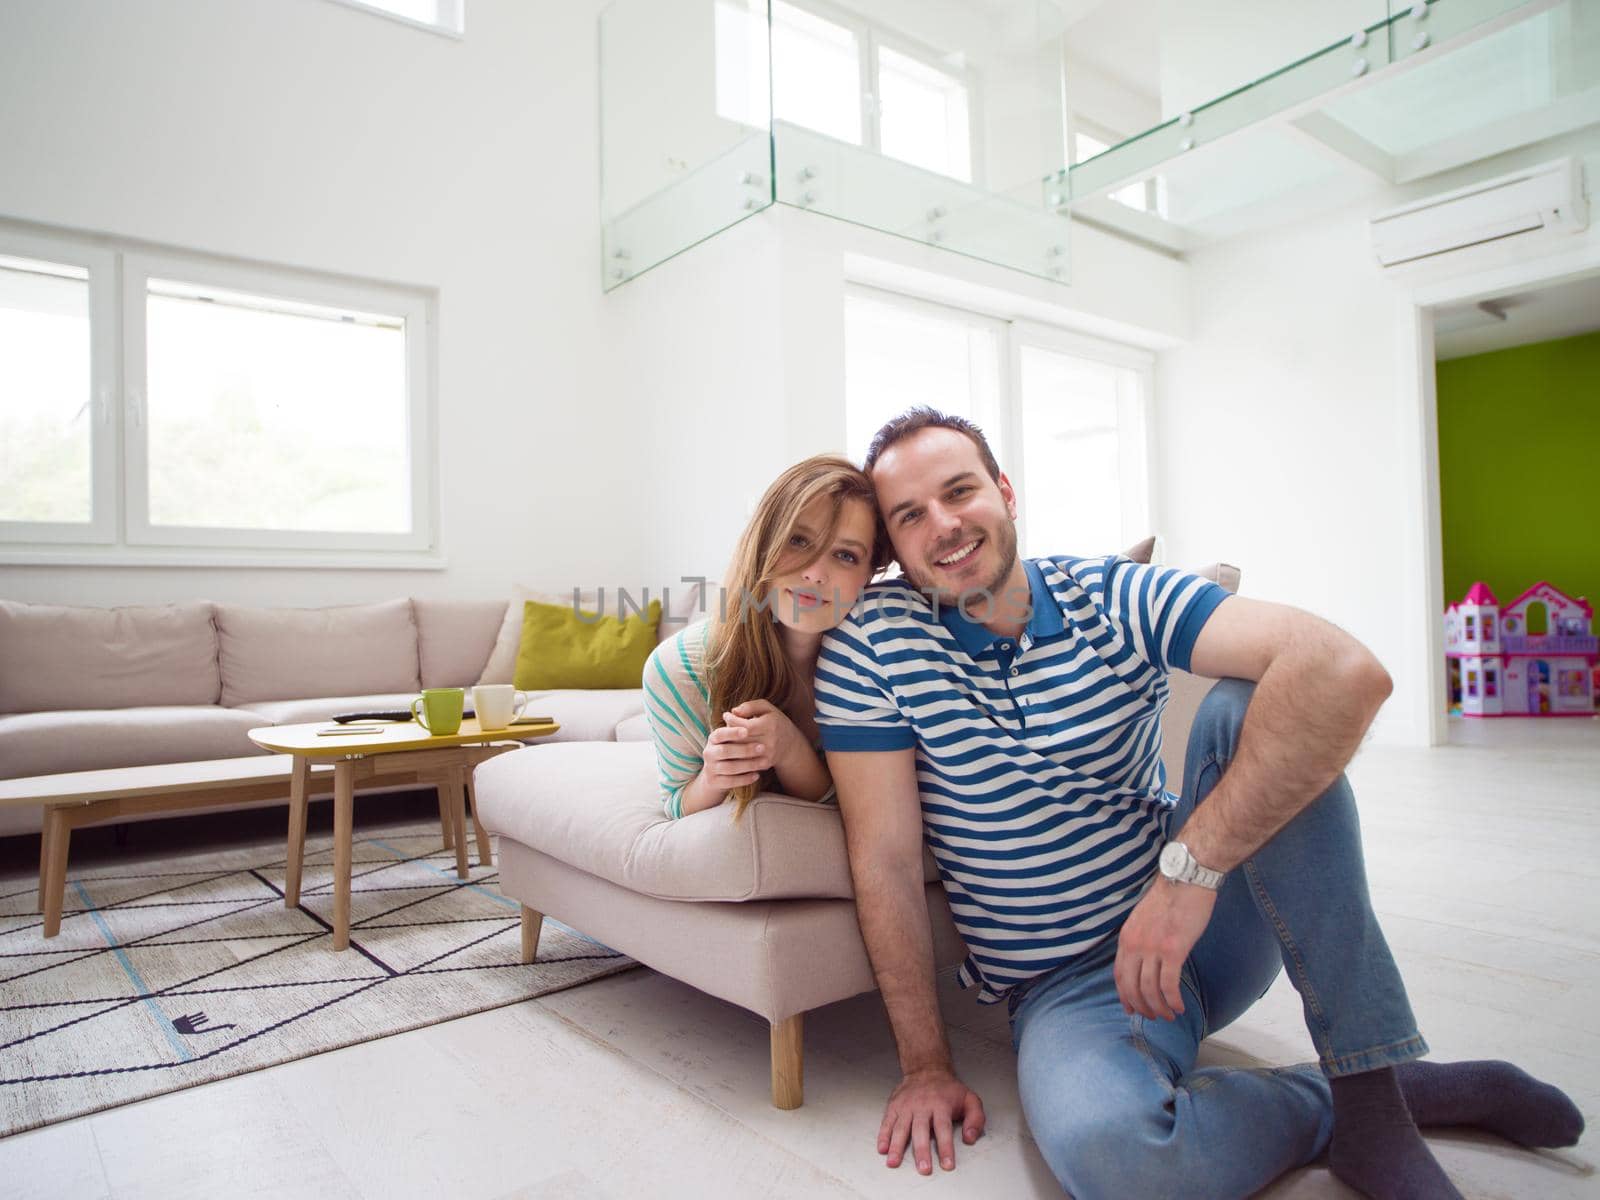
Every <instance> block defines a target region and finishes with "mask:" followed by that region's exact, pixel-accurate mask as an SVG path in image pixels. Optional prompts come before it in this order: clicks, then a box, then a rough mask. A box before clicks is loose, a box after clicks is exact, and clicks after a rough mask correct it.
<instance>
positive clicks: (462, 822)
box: [450, 767, 468, 879]
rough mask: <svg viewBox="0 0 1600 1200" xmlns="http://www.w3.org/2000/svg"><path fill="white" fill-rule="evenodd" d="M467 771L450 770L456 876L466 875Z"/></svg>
mask: <svg viewBox="0 0 1600 1200" xmlns="http://www.w3.org/2000/svg"><path fill="white" fill-rule="evenodd" d="M466 779H467V772H466V768H465V767H455V768H453V769H452V770H451V771H450V825H451V828H452V830H453V832H454V833H455V838H456V876H457V877H458V878H460V879H465V878H466V877H467V873H468V868H467V784H466Z"/></svg>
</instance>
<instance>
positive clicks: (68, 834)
mask: <svg viewBox="0 0 1600 1200" xmlns="http://www.w3.org/2000/svg"><path fill="white" fill-rule="evenodd" d="M44 829H45V833H44V836H45V840H46V842H47V843H48V845H49V849H50V852H49V858H48V860H47V861H46V862H45V868H44V936H45V937H47V938H53V937H55V936H56V934H58V933H60V932H61V908H62V905H63V903H64V902H65V900H66V892H67V849H68V847H69V846H70V845H71V842H72V826H71V825H69V824H68V823H67V814H66V812H65V811H64V810H63V809H60V808H47V809H45V810H44Z"/></svg>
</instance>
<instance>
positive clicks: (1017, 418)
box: [841, 280, 1156, 553]
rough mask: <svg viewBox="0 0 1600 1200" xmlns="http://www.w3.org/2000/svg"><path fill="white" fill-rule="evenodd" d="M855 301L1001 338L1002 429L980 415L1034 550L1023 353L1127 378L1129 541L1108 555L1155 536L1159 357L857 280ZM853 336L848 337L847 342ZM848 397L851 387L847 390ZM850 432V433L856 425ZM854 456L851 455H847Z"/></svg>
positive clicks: (1020, 530) (1125, 514) (1124, 466)
mask: <svg viewBox="0 0 1600 1200" xmlns="http://www.w3.org/2000/svg"><path fill="white" fill-rule="evenodd" d="M852 296H857V297H863V298H866V299H869V300H873V301H876V302H878V303H884V304H890V305H895V306H899V307H902V308H905V309H906V310H908V311H910V312H921V313H924V314H927V315H930V316H937V317H939V318H940V319H942V320H946V321H949V320H958V321H961V322H963V323H965V324H968V325H969V326H972V327H976V328H982V329H985V330H993V331H995V332H996V333H997V336H998V339H999V347H998V349H999V354H998V357H997V369H998V373H999V378H998V379H997V380H996V385H997V386H996V391H995V405H996V412H995V414H994V417H995V422H994V427H992V428H991V427H990V425H988V424H986V423H985V420H984V418H983V417H982V416H981V415H980V416H978V417H976V418H975V419H976V420H977V421H978V424H979V425H980V426H982V427H983V429H984V432H985V434H986V435H987V436H988V439H989V444H990V448H991V449H993V451H994V453H995V457H996V459H998V460H999V463H1000V469H1001V473H1002V474H1004V475H1005V477H1006V478H1007V479H1008V480H1009V481H1010V483H1011V485H1012V487H1013V488H1014V489H1015V491H1016V495H1017V498H1018V505H1017V522H1016V524H1017V543H1018V545H1019V546H1021V547H1026V546H1027V544H1028V526H1027V520H1028V505H1027V503H1026V501H1027V495H1028V491H1027V478H1026V472H1025V469H1024V461H1023V451H1022V438H1023V436H1024V430H1023V428H1022V408H1023V401H1022V353H1023V351H1024V350H1025V349H1027V348H1029V347H1036V348H1038V349H1041V350H1047V351H1053V352H1055V353H1059V354H1068V355H1071V356H1072V357H1074V358H1081V359H1087V360H1089V361H1092V362H1096V363H1100V364H1103V365H1105V366H1108V367H1114V368H1120V369H1122V370H1124V371H1126V372H1127V374H1126V375H1125V376H1124V378H1123V379H1122V380H1121V381H1120V382H1119V385H1118V388H1117V433H1118V448H1119V452H1120V459H1119V462H1118V464H1117V465H1118V478H1119V480H1120V481H1121V485H1122V497H1121V499H1122V539H1123V545H1122V546H1116V547H1107V548H1106V552H1107V553H1110V552H1111V551H1112V550H1116V551H1118V552H1120V551H1121V550H1123V549H1125V548H1126V547H1127V546H1131V545H1133V544H1134V543H1136V542H1138V541H1139V540H1140V539H1141V538H1144V537H1147V536H1149V535H1150V534H1151V533H1153V532H1154V529H1153V527H1152V526H1151V524H1150V522H1151V516H1152V514H1153V513H1154V512H1155V511H1156V497H1155V469H1154V454H1155V443H1154V437H1153V428H1152V426H1153V421H1152V419H1151V410H1152V406H1153V404H1154V400H1155V354H1154V353H1153V352H1151V351H1149V350H1145V349H1142V348H1140V347H1137V346H1131V345H1127V344H1124V343H1121V342H1113V341H1109V340H1107V339H1105V338H1101V337H1096V336H1093V335H1091V334H1087V333H1082V332H1080V331H1077V330H1073V329H1068V328H1066V327H1064V326H1060V325H1052V324H1049V323H1046V322H1043V321H1039V320H1036V319H1031V318H1026V317H1019V316H1007V315H1003V314H1001V313H998V312H992V311H988V312H986V311H984V309H983V308H982V307H979V306H974V307H967V306H964V305H961V304H953V303H947V302H945V301H941V300H930V299H927V298H925V297H921V296H916V295H911V294H908V293H905V292H899V291H893V290H891V289H889V288H885V287H882V286H879V285H877V284H873V283H866V282H861V281H857V280H851V281H848V282H847V283H846V285H845V297H846V301H847V302H848V300H849V298H850V297H852ZM846 336H848V334H847V335H846ZM841 393H842V394H843V395H845V396H846V397H848V393H849V386H848V381H846V382H845V386H844V387H843V388H841ZM844 424H845V425H846V426H847V427H848V424H849V417H848V415H845V419H844ZM844 453H845V455H846V456H847V457H849V456H850V453H851V451H850V449H849V448H846V450H845V451H844ZM1073 549H1079V550H1087V549H1089V548H1087V547H1060V548H1058V551H1057V552H1065V551H1067V550H1073Z"/></svg>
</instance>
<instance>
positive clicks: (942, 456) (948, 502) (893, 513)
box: [872, 427, 1017, 604]
mask: <svg viewBox="0 0 1600 1200" xmlns="http://www.w3.org/2000/svg"><path fill="white" fill-rule="evenodd" d="M872 482H873V486H874V487H875V488H876V489H877V493H878V508H879V509H880V511H882V513H883V517H884V521H885V522H886V523H887V525H888V527H889V540H890V541H892V542H893V543H894V552H895V558H896V559H897V560H898V561H899V563H900V566H901V568H902V569H903V570H904V571H905V573H906V577H907V578H908V579H910V580H911V582H912V583H913V584H915V585H916V586H917V587H918V588H920V589H922V590H923V591H924V592H926V593H930V594H937V596H938V597H939V600H940V601H941V603H946V604H948V603H954V602H955V601H956V600H957V599H959V598H960V597H961V595H962V594H963V593H968V594H971V593H976V592H985V591H986V592H988V593H989V595H991V596H993V597H995V598H996V599H997V600H998V599H1000V596H1001V589H1002V588H1004V587H1005V585H1006V581H1007V579H1008V578H1009V576H1010V575H1011V571H1012V568H1013V567H1015V566H1016V562H1017V527H1016V524H1015V522H1016V517H1017V498H1016V494H1015V493H1014V492H1013V491H1012V490H1011V481H1010V480H1008V479H1007V478H1006V477H1005V476H1004V475H1001V476H1000V480H999V482H998V483H996V482H995V481H994V480H993V479H990V478H989V473H988V472H987V471H986V470H984V466H983V459H982V457H981V456H980V455H979V453H978V447H977V445H976V444H974V442H973V441H972V439H971V438H969V437H967V436H966V435H965V434H963V433H959V432H957V431H956V430H954V429H942V428H938V427H934V428H929V429H921V430H918V431H917V432H916V433H914V434H912V435H911V436H910V437H907V438H905V439H903V440H902V441H899V442H896V443H895V444H894V445H893V446H891V447H890V448H889V449H888V450H886V451H884V453H883V455H882V456H881V457H880V458H879V459H878V461H877V462H876V463H875V464H873V468H872Z"/></svg>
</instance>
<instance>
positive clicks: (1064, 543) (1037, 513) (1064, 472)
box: [1017, 339, 1149, 555]
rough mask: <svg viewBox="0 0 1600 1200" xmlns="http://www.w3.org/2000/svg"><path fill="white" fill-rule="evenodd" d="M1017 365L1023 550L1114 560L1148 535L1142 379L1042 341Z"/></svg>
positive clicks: (1024, 349)
mask: <svg viewBox="0 0 1600 1200" xmlns="http://www.w3.org/2000/svg"><path fill="white" fill-rule="evenodd" d="M1055 340H1056V339H1051V341H1055ZM1019 358H1020V363H1019V366H1020V377H1019V379H1018V384H1019V387H1018V396H1017V399H1018V402H1019V403H1018V407H1019V408H1020V410H1021V411H1020V414H1019V416H1020V420H1021V425H1020V428H1021V431H1022V433H1023V436H1022V438H1021V441H1022V481H1023V484H1024V486H1025V487H1026V489H1027V502H1028V507H1027V517H1028V523H1027V526H1026V536H1025V538H1024V539H1023V548H1024V552H1025V553H1027V554H1031V555H1042V554H1062V553H1072V554H1106V553H1110V552H1111V551H1112V550H1121V549H1122V548H1123V547H1125V546H1127V545H1130V544H1131V543H1133V542H1135V541H1137V540H1138V539H1139V538H1141V537H1143V536H1145V534H1146V533H1148V532H1149V530H1148V528H1147V525H1148V505H1147V504H1146V503H1145V490H1146V481H1145V434H1144V417H1143V413H1144V394H1145V380H1144V378H1143V377H1142V375H1141V372H1140V371H1139V370H1138V369H1137V368H1135V367H1132V366H1129V365H1126V364H1125V363H1119V362H1117V361H1107V360H1105V359H1102V358H1098V357H1093V356H1091V354H1089V353H1086V352H1085V348H1084V347H1081V346H1079V347H1073V346H1066V345H1061V344H1059V342H1058V343H1057V344H1050V342H1041V341H1040V340H1037V339H1036V340H1034V341H1032V342H1030V341H1027V340H1024V341H1023V344H1022V345H1021V346H1020V348H1019Z"/></svg>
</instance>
